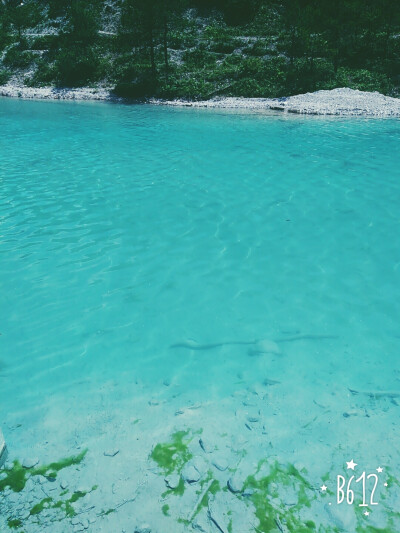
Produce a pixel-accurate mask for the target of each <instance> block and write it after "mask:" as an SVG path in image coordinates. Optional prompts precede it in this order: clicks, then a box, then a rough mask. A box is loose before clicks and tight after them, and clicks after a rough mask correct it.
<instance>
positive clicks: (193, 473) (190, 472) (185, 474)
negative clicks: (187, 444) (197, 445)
mask: <svg viewBox="0 0 400 533" xmlns="http://www.w3.org/2000/svg"><path fill="white" fill-rule="evenodd" d="M182 478H183V480H184V481H186V482H187V483H196V482H197V481H199V479H200V478H201V473H200V472H199V471H198V470H197V468H196V467H195V466H194V465H193V464H192V463H188V464H186V465H185V466H184V468H183V470H182Z"/></svg>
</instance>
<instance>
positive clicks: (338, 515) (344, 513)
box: [325, 504, 357, 533]
mask: <svg viewBox="0 0 400 533" xmlns="http://www.w3.org/2000/svg"><path fill="white" fill-rule="evenodd" d="M325 510H326V512H327V514H328V515H329V517H330V519H331V520H330V521H331V522H333V523H334V525H335V526H337V527H339V528H340V529H342V530H344V531H345V532H346V533H352V532H353V531H355V530H356V527H357V519H356V515H355V513H354V510H353V508H352V507H351V506H348V507H345V508H343V507H342V506H340V507H339V506H336V505H328V504H326V505H325Z"/></svg>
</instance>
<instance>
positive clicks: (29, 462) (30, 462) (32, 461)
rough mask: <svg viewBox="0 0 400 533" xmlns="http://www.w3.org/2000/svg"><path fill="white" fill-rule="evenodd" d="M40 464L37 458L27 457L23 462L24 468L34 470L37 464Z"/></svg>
mask: <svg viewBox="0 0 400 533" xmlns="http://www.w3.org/2000/svg"><path fill="white" fill-rule="evenodd" d="M38 463H39V459H38V458H37V457H34V458H32V457H26V458H25V459H23V461H22V466H23V467H24V468H33V467H34V466H36V465H37V464H38Z"/></svg>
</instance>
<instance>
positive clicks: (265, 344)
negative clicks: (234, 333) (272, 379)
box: [248, 339, 282, 355]
mask: <svg viewBox="0 0 400 533" xmlns="http://www.w3.org/2000/svg"><path fill="white" fill-rule="evenodd" d="M248 353H249V355H263V354H267V353H272V354H274V355H280V354H281V353H282V351H281V349H280V348H279V346H278V345H277V344H276V342H274V341H271V340H269V339H263V340H260V341H257V342H255V343H254V345H253V346H251V348H249V351H248Z"/></svg>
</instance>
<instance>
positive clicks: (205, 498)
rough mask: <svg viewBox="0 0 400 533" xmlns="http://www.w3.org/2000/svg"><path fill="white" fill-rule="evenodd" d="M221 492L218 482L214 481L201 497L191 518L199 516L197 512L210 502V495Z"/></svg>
mask: <svg viewBox="0 0 400 533" xmlns="http://www.w3.org/2000/svg"><path fill="white" fill-rule="evenodd" d="M220 490H221V486H220V484H219V481H218V480H217V479H214V480H213V481H212V483H211V485H210V486H209V488H208V490H207V491H206V493H205V494H204V496H203V497H202V499H201V501H200V502H199V505H198V506H197V509H196V510H195V513H194V515H193V518H194V517H195V516H197V515H198V514H199V512H200V511H201V510H202V509H204V508H205V507H208V502H209V500H210V494H211V495H213V496H215V495H216V494H217V492H219V491H220Z"/></svg>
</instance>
